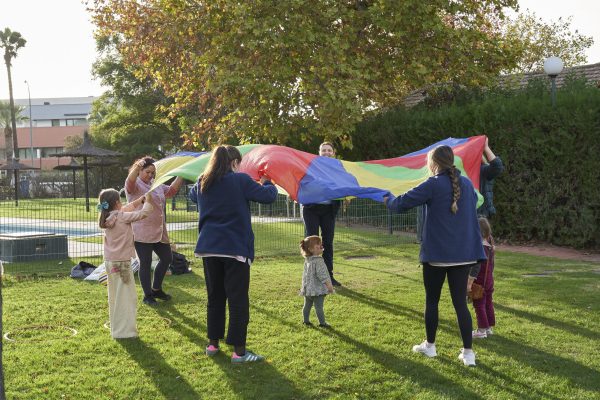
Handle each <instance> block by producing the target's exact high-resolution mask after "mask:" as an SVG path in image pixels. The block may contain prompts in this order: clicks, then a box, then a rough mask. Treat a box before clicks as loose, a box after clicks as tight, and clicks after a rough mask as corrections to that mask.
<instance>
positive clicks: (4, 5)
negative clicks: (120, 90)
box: [0, 0, 600, 99]
mask: <svg viewBox="0 0 600 400" xmlns="http://www.w3.org/2000/svg"><path fill="white" fill-rule="evenodd" d="M519 3H520V7H521V10H522V11H524V10H525V9H529V10H531V11H533V12H535V13H536V14H537V15H538V16H539V17H541V18H543V19H544V20H545V21H550V20H557V19H558V18H559V17H567V16H573V21H572V27H573V28H574V29H578V30H579V32H580V33H582V34H584V35H587V36H592V37H593V38H594V41H595V43H594V45H593V47H591V48H590V49H588V51H587V56H588V63H590V64H592V63H597V62H600V24H598V23H597V17H598V15H600V1H597V0H569V1H565V0H520V1H519ZM5 27H9V28H10V29H11V30H13V31H17V32H20V33H21V35H23V37H24V38H25V39H26V40H27V44H26V46H25V47H24V48H22V49H20V51H19V53H18V56H17V58H15V59H14V60H13V63H12V65H13V67H12V74H13V92H14V97H15V98H17V99H26V98H27V85H26V84H25V82H24V81H25V80H27V81H28V82H29V86H30V89H31V98H47V97H86V96H99V95H101V94H102V92H103V91H104V90H105V89H104V88H103V87H102V86H101V85H100V82H98V81H94V80H93V78H92V74H91V68H92V64H93V62H94V61H95V59H96V46H95V42H94V38H93V31H94V26H93V24H92V23H91V21H90V17H89V14H88V12H87V11H86V9H85V6H84V4H83V3H82V1H81V0H12V1H11V0H0V29H4V28H5ZM0 60H1V59H0ZM3 66H4V65H3V63H2V67H3ZM7 98H8V83H7V78H6V72H5V68H0V99H7Z"/></svg>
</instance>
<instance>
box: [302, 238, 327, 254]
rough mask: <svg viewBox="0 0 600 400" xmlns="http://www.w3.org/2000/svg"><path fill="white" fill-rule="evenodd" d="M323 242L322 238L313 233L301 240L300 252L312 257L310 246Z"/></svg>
mask: <svg viewBox="0 0 600 400" xmlns="http://www.w3.org/2000/svg"><path fill="white" fill-rule="evenodd" d="M321 243H323V242H322V240H321V238H320V237H319V236H316V235H313V236H308V237H305V238H304V239H303V240H301V241H300V253H302V255H303V256H304V257H310V256H312V253H311V252H310V250H309V249H310V248H311V247H313V246H314V245H315V244H321Z"/></svg>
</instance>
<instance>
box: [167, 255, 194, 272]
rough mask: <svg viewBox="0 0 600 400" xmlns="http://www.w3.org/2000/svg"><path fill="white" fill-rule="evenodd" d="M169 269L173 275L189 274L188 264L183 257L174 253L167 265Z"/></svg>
mask: <svg viewBox="0 0 600 400" xmlns="http://www.w3.org/2000/svg"><path fill="white" fill-rule="evenodd" d="M169 269H170V270H171V272H172V273H173V275H181V274H186V273H188V272H190V262H189V261H188V260H187V258H185V256H184V255H183V254H181V253H178V252H176V251H174V252H173V261H172V262H171V265H169Z"/></svg>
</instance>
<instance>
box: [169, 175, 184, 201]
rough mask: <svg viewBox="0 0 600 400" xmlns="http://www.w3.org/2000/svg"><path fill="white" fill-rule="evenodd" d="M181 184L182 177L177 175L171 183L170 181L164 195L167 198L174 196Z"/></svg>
mask: <svg viewBox="0 0 600 400" xmlns="http://www.w3.org/2000/svg"><path fill="white" fill-rule="evenodd" d="M182 184H183V178H182V177H180V176H178V177H177V178H175V180H174V181H173V183H171V185H170V186H169V189H168V190H167V191H166V192H165V197H166V198H168V199H169V198H171V197H173V196H175V195H176V194H177V192H178V191H179V189H180V188H181V185H182Z"/></svg>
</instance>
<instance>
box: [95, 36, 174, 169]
mask: <svg viewBox="0 0 600 400" xmlns="http://www.w3.org/2000/svg"><path fill="white" fill-rule="evenodd" d="M97 47H98V51H99V53H100V56H99V58H98V60H97V61H96V63H95V64H94V69H93V71H94V75H95V76H96V77H98V78H100V79H101V80H102V83H103V84H104V85H106V86H109V87H110V88H111V89H110V90H109V91H108V92H106V93H105V94H104V95H102V96H101V97H100V98H99V99H98V100H96V101H95V102H94V104H93V106H92V118H91V122H92V129H91V132H92V136H93V137H94V140H95V141H96V142H97V143H98V144H99V145H100V146H106V147H110V148H113V149H115V150H117V151H119V152H121V153H123V154H125V158H127V159H134V158H136V157H139V156H141V155H144V154H151V155H154V156H158V157H161V156H164V155H165V152H168V151H170V150H171V149H173V148H178V147H180V145H181V138H180V136H181V131H180V129H179V128H178V126H177V124H176V121H175V120H174V119H173V118H169V116H168V115H167V109H168V107H169V105H170V104H171V103H172V101H171V100H170V99H168V98H167V97H166V96H165V95H164V93H163V92H162V90H161V89H160V88H156V87H153V85H152V84H151V83H150V82H149V80H148V79H145V80H143V79H138V78H137V77H136V76H135V74H134V73H133V72H131V69H130V68H128V66H127V65H125V63H123V61H122V59H121V55H120V52H119V47H118V38H117V37H116V36H113V37H108V36H105V37H98V38H97Z"/></svg>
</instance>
